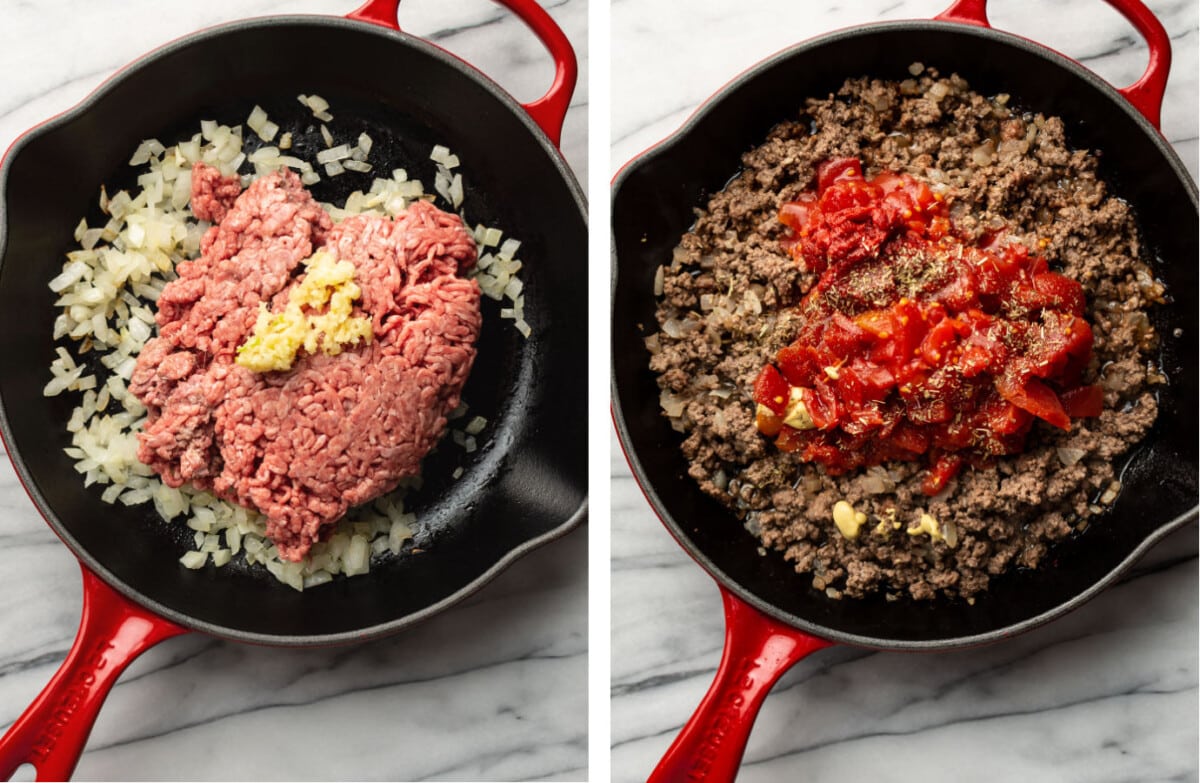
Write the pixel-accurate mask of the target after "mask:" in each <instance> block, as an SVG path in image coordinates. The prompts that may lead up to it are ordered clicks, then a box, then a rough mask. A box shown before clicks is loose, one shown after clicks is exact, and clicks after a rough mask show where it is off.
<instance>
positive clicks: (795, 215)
mask: <svg viewBox="0 0 1200 783" xmlns="http://www.w3.org/2000/svg"><path fill="white" fill-rule="evenodd" d="M816 203H817V197H816V196H814V195H813V194H811V193H805V194H803V195H802V196H800V198H798V199H796V200H795V201H789V202H787V203H786V204H784V205H783V206H782V207H780V208H779V222H781V223H783V224H784V225H785V226H787V227H788V228H790V229H792V230H793V231H797V232H799V231H803V230H804V228H805V226H807V225H808V219H809V217H810V216H811V215H812V212H813V207H814V206H815V205H816Z"/></svg>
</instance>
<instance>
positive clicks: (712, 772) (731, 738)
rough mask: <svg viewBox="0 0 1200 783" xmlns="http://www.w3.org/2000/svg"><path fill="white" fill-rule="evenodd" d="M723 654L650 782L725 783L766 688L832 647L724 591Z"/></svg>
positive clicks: (733, 772)
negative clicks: (813, 654)
mask: <svg viewBox="0 0 1200 783" xmlns="http://www.w3.org/2000/svg"><path fill="white" fill-rule="evenodd" d="M721 597H722V599H723V600H724V602H725V650H724V653H723V654H722V657H721V664H720V666H719V667H718V668H717V675H716V677H715V678H714V680H713V684H712V686H711V687H710V688H709V689H708V693H707V694H705V696H704V699H703V700H702V701H701V702H700V706H699V707H697V708H696V712H695V713H694V714H693V715H692V718H691V720H689V721H688V722H687V724H686V725H685V726H684V727H683V730H682V731H681V732H680V734H679V736H678V737H676V738H675V742H674V743H673V744H672V745H671V747H670V749H668V750H667V753H666V755H665V756H663V759H662V761H660V762H659V764H658V766H657V767H656V768H655V769H654V772H653V773H652V774H651V775H650V777H649V781H650V783H677V782H678V781H697V782H698V781H704V783H729V782H730V781H732V780H733V779H734V778H735V777H737V770H738V767H739V766H740V765H741V763H742V755H743V754H744V753H745V752H746V741H747V740H748V739H749V738H750V730H751V729H752V728H753V726H754V719H755V718H756V717H758V710H759V708H760V707H761V706H762V703H763V700H764V699H765V698H766V697H767V693H768V692H770V690H771V687H772V686H773V685H774V684H775V682H776V681H777V680H778V679H779V678H780V676H781V675H782V674H783V673H784V672H786V671H787V670H788V669H790V668H791V667H792V666H793V665H794V664H795V663H796V662H797V661H799V660H800V659H801V658H804V657H805V656H806V655H808V654H809V653H811V652H814V651H816V650H819V649H821V648H823V647H827V646H829V645H830V644H831V643H830V642H828V641H826V640H824V639H818V638H816V637H814V636H809V635H808V634H805V633H802V632H800V631H797V630H796V629H794V628H792V627H791V626H788V625H785V624H783V623H780V622H778V621H776V620H773V619H771V618H769V617H767V616H766V615H764V614H762V613H761V612H759V611H758V610H757V609H755V608H753V607H751V606H750V605H748V604H746V603H745V602H744V601H742V600H741V599H739V598H737V597H736V596H734V595H733V594H732V593H730V592H728V591H727V590H725V589H724V588H722V589H721Z"/></svg>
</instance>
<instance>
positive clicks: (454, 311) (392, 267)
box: [130, 164, 481, 560]
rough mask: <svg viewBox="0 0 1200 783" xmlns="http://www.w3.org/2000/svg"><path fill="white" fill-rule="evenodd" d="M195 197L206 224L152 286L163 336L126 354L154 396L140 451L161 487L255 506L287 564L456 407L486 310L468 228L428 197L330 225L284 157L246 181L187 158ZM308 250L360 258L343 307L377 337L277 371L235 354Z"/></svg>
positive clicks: (384, 485)
mask: <svg viewBox="0 0 1200 783" xmlns="http://www.w3.org/2000/svg"><path fill="white" fill-rule="evenodd" d="M192 209H193V212H194V213H195V214H196V217H198V218H199V219H201V220H212V221H215V222H216V225H214V226H213V227H212V228H210V229H209V230H208V233H206V234H205V236H204V239H203V242H202V244H201V256H200V257H199V258H198V259H196V260H195V261H190V262H183V263H180V264H179V265H178V266H177V269H176V271H177V273H178V275H179V277H178V279H177V280H174V281H172V282H171V283H168V284H167V286H166V287H165V288H164V289H163V292H162V295H161V296H160V297H159V300H158V314H157V320H158V325H159V336H158V337H156V338H155V339H153V340H151V341H150V342H148V343H147V344H146V347H145V348H144V349H143V351H142V353H141V354H140V355H139V356H138V361H137V368H136V370H135V371H134V374H133V378H132V381H131V383H130V390H131V391H132V392H133V393H134V394H136V395H137V396H138V398H139V399H141V401H142V402H143V403H144V404H145V405H146V407H147V408H148V410H149V413H148V417H147V420H146V423H145V426H144V428H143V432H142V433H141V434H140V435H139V440H140V448H139V452H138V458H139V459H141V460H142V461H143V462H145V463H147V464H149V465H150V466H152V467H153V468H154V469H155V470H156V471H157V472H158V473H160V474H161V475H162V478H163V481H164V482H166V483H167V484H168V485H170V486H173V487H177V486H179V485H180V484H182V483H184V482H191V483H192V484H193V485H194V486H196V487H198V488H201V489H211V490H213V491H214V492H215V493H216V494H217V495H219V496H220V497H222V498H224V499H226V500H230V501H233V502H236V503H240V504H242V505H244V506H250V507H253V508H256V509H258V510H259V511H261V512H262V513H263V514H264V515H266V517H267V519H268V523H267V535H268V536H270V537H271V539H272V540H273V541H274V542H275V544H276V546H277V547H278V549H279V553H280V556H281V557H283V558H285V559H288V560H299V559H300V558H302V557H303V556H304V555H305V553H307V551H308V550H309V548H310V547H311V546H312V545H313V544H314V543H315V542H316V541H318V540H319V539H320V538H321V535H322V532H323V531H324V530H325V529H326V528H327V527H328V526H329V525H330V523H332V522H334V521H336V520H337V519H338V518H340V517H341V516H342V515H343V514H344V513H345V512H346V511H347V509H348V508H349V507H351V506H355V505H359V504H361V503H364V502H366V501H368V500H370V499H372V498H374V497H376V496H378V495H381V494H383V493H385V492H389V491H390V490H392V489H393V488H395V486H396V485H397V483H398V482H399V480H400V479H401V478H403V477H405V476H408V475H412V474H415V473H416V472H417V471H418V470H419V468H420V461H421V459H422V457H424V456H425V454H426V453H427V452H428V451H429V449H430V448H431V447H432V446H433V445H434V444H435V443H436V442H437V440H438V438H439V437H440V436H441V434H442V431H443V429H444V428H445V425H446V414H447V413H448V412H449V411H451V410H453V409H454V408H455V407H456V406H457V405H458V404H459V398H460V394H461V392H462V387H463V384H464V383H465V382H466V379H467V374H468V373H469V372H470V369H471V364H472V362H473V361H474V358H475V340H476V337H477V336H478V334H479V328H480V323H481V317H480V310H479V296H480V294H479V287H478V285H477V284H476V283H475V282H474V281H472V280H467V279H464V278H462V277H460V276H459V273H460V272H461V271H463V270H465V269H467V268H469V267H470V266H471V265H472V264H473V263H474V262H475V254H476V248H475V242H474V240H473V239H472V237H471V235H470V233H469V232H468V231H467V230H466V229H464V228H463V226H462V222H461V221H460V220H459V218H458V217H457V216H455V215H450V214H447V213H445V212H442V211H440V210H438V209H437V208H436V207H434V206H432V205H431V204H428V203H426V202H423V201H418V202H415V203H414V204H412V205H411V206H410V207H409V208H408V210H407V211H406V212H405V213H403V214H401V215H400V216H398V217H396V218H395V219H394V220H393V219H389V218H379V217H372V216H365V215H361V216H354V217H350V218H347V219H346V220H345V221H343V222H342V223H339V224H337V225H336V226H335V225H333V222H332V220H331V219H330V217H329V215H328V214H326V212H325V211H324V210H323V209H322V208H321V207H320V205H318V204H317V203H316V202H315V201H314V200H313V198H312V196H311V195H310V194H309V193H308V191H307V190H305V189H304V187H303V186H302V185H301V183H300V180H299V179H298V178H297V177H296V175H295V174H294V173H292V172H290V171H287V170H284V171H281V172H278V173H275V174H271V175H269V176H266V177H263V178H261V179H259V180H257V181H255V182H254V183H253V184H251V185H250V187H249V188H247V189H246V190H245V192H242V191H241V187H240V186H239V185H238V183H237V179H236V178H228V179H223V178H222V177H221V176H220V174H219V173H218V172H217V171H216V170H215V169H213V168H211V167H208V166H205V165H203V164H197V165H196V168H195V170H194V172H193V191H192ZM319 248H324V249H325V250H326V251H329V252H332V253H333V254H334V255H336V256H337V257H338V258H339V259H340V260H345V261H349V262H351V263H353V264H354V266H355V282H356V283H357V284H358V285H359V287H360V288H361V289H362V294H361V298H360V300H359V301H358V302H357V303H356V306H355V308H354V313H353V314H354V315H355V316H367V317H369V318H370V319H371V326H372V329H373V332H374V339H373V340H372V341H371V342H370V343H367V344H361V343H360V344H359V345H356V346H352V347H348V348H347V349H346V350H344V351H343V352H342V353H340V354H338V355H336V356H329V355H326V354H325V353H323V352H318V353H317V354H315V355H310V354H308V353H306V352H303V351H302V352H301V353H300V354H299V355H298V356H297V359H296V362H295V363H294V364H293V365H292V368H291V369H290V370H288V371H286V372H268V373H255V372H252V371H250V370H248V369H246V368H244V367H241V366H239V365H237V364H235V363H234V360H235V358H236V350H237V348H238V346H239V345H241V344H242V343H243V342H244V341H245V339H246V337H247V336H248V335H249V334H250V333H251V332H252V330H253V328H254V322H255V319H256V317H257V314H258V306H259V303H260V302H267V303H268V304H269V306H270V309H271V310H272V311H273V312H280V311H282V310H283V307H284V305H285V304H286V302H287V299H288V291H289V290H290V288H291V287H292V286H293V285H294V284H295V283H296V282H297V280H298V279H299V277H298V276H299V275H300V274H301V273H302V272H303V269H304V267H303V265H302V263H301V262H302V261H303V260H304V259H306V258H308V257H309V256H310V255H312V253H313V251H314V250H316V249H319Z"/></svg>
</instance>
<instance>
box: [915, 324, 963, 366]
mask: <svg viewBox="0 0 1200 783" xmlns="http://www.w3.org/2000/svg"><path fill="white" fill-rule="evenodd" d="M957 325H959V322H958V321H956V320H954V319H953V318H943V319H942V320H940V321H938V322H937V323H936V324H934V326H933V328H932V329H930V330H929V332H928V333H927V334H926V335H925V339H924V340H923V341H922V342H921V355H922V356H923V357H924V359H925V363H926V364H928V365H929V366H930V367H939V366H941V365H942V364H943V363H945V362H946V360H947V359H948V358H949V356H950V351H951V349H953V348H954V346H955V345H957V344H958V330H957V329H956V328H955V327H956V326H957Z"/></svg>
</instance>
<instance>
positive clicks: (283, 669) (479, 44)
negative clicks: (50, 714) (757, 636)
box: [0, 0, 588, 780]
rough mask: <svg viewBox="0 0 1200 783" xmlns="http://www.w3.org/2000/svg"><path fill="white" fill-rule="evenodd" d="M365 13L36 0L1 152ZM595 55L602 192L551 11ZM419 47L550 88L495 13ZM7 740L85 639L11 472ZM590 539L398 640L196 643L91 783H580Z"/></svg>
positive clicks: (569, 137)
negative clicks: (243, 35) (268, 33)
mask: <svg viewBox="0 0 1200 783" xmlns="http://www.w3.org/2000/svg"><path fill="white" fill-rule="evenodd" d="M358 4H359V3H358V2H356V0H287V2H280V1H279V0H205V1H204V2H195V1H193V0H188V1H187V2H184V0H172V2H170V3H168V4H163V3H161V2H151V0H130V2H123V3H121V4H120V15H119V17H118V15H117V14H115V13H114V12H113V11H114V9H116V7H117V6H116V5H115V4H111V3H95V2H81V1H80V0H28V2H23V3H19V4H5V7H4V10H3V15H2V17H3V21H0V150H3V149H6V148H7V147H8V145H9V144H10V143H11V142H12V140H13V139H15V138H16V137H17V136H18V135H19V134H20V133H21V132H23V131H24V130H25V129H27V128H29V127H30V126H32V125H34V124H36V123H38V122H40V121H42V120H44V119H46V118H48V117H50V116H52V115H54V114H56V113H58V112H60V111H62V110H64V109H67V108H69V107H71V106H72V105H74V104H75V103H76V102H77V101H78V100H80V99H81V98H83V97H84V96H86V95H87V94H88V93H89V92H90V91H91V90H92V89H93V88H94V87H95V86H97V85H98V84H99V83H100V82H102V81H103V80H104V79H105V78H107V77H108V76H109V75H111V74H112V73H114V72H115V71H116V70H117V69H119V68H120V67H122V66H123V65H125V64H126V63H127V62H129V61H131V60H133V59H134V58H136V57H138V56H140V55H142V54H144V53H146V52H147V51H149V50H151V49H153V48H155V47H157V46H159V45H161V44H163V43H166V42H168V41H171V40H173V39H174V38H176V37H178V36H181V35H186V34H188V33H190V32H193V31H195V30H197V29H200V28H203V27H207V26H211V25H215V24H219V23H222V22H227V21H233V20H237V19H243V18H248V17H253V16H263V15H271V14H287V13H324V14H335V15H340V14H345V13H348V12H349V11H351V10H353V9H354V8H355V7H356V6H357V5H358ZM546 5H547V6H548V8H549V10H550V12H551V14H552V15H553V16H554V17H555V19H556V20H557V21H558V22H559V24H560V25H562V27H563V28H564V30H565V31H566V33H567V35H568V37H569V38H570V39H571V41H572V43H573V44H574V46H575V48H576V51H577V53H578V56H579V59H580V66H581V67H580V80H579V87H578V88H577V90H576V92H575V96H574V99H573V101H572V105H571V110H570V112H569V113H568V115H567V120H566V126H565V129H564V134H563V150H564V154H565V156H566V158H567V160H568V162H569V163H570V164H571V166H572V167H573V169H574V171H575V172H576V174H577V176H578V178H579V179H580V181H581V183H586V177H587V162H586V143H587V141H586V140H587V135H586V131H587V116H588V105H587V101H588V89H587V85H588V70H587V2H586V1H585V0H555V1H554V2H547V3H546ZM401 23H402V25H403V27H404V28H405V30H406V31H407V32H411V33H415V34H418V35H423V36H426V37H429V38H431V39H432V40H434V41H435V42H437V43H438V44H439V45H441V46H443V47H445V48H447V49H449V50H451V51H453V52H455V53H456V54H459V55H460V56H462V57H464V58H465V59H466V60H467V61H468V62H471V63H473V64H475V65H476V66H478V67H479V68H480V69H481V70H483V71H484V72H485V73H487V74H489V75H490V76H491V77H492V78H494V79H495V80H496V81H498V82H499V83H500V84H501V85H502V86H504V87H505V88H507V89H508V90H509V91H510V92H511V93H513V94H514V95H515V96H516V97H517V98H518V99H520V100H524V101H529V100H532V99H534V98H537V97H538V96H539V95H540V94H541V92H542V91H543V90H544V88H545V87H546V86H547V85H548V84H549V82H550V77H551V75H552V72H553V71H552V64H551V61H550V58H549V57H548V56H547V55H546V54H545V52H544V50H543V49H542V48H541V46H540V44H539V43H538V42H537V40H536V39H535V38H534V37H533V36H532V34H529V33H527V32H526V31H525V30H524V28H523V27H522V26H521V24H520V23H519V22H518V21H517V20H515V18H513V17H512V16H511V15H509V14H508V13H506V12H505V11H503V10H502V9H500V8H499V7H497V6H496V5H495V4H493V3H491V2H488V1H487V0H471V1H470V2H456V3H445V4H439V3H431V2H409V3H405V5H404V7H403V9H402V10H401ZM0 511H2V512H3V518H4V522H3V524H2V525H0V730H2V729H3V728H4V727H7V726H8V725H9V724H10V723H11V722H12V721H13V720H15V719H16V718H17V716H18V715H19V714H20V713H21V712H22V711H23V710H24V709H25V707H26V705H27V704H28V703H29V702H30V701H31V700H32V699H33V698H34V696H35V695H36V694H37V693H38V692H39V691H40V690H41V688H42V687H43V686H44V685H45V683H46V682H47V681H48V680H49V679H50V677H51V675H52V674H53V672H54V670H55V669H56V668H57V666H58V665H59V663H60V662H61V661H62V659H63V657H64V656H65V654H66V651H67V648H68V647H69V646H70V644H71V641H72V639H73V637H74V635H75V630H76V627H77V624H78V621H79V611H80V575H79V568H78V566H77V565H76V563H75V560H74V559H73V558H72V556H71V555H70V553H69V552H68V551H67V549H66V547H64V546H62V544H60V543H59V541H58V539H57V538H56V537H55V536H54V534H53V533H52V532H51V530H50V528H49V527H48V526H47V525H46V524H45V522H43V521H42V519H41V517H40V516H39V514H38V512H37V511H36V510H35V508H34V506H33V504H32V503H31V502H30V501H29V499H28V498H27V497H26V495H25V493H24V491H23V490H22V489H21V487H20V485H19V484H18V482H17V479H16V476H15V474H14V472H13V471H12V468H11V466H10V463H9V462H8V460H7V458H4V459H0ZM587 642H588V633H587V532H586V529H579V530H576V531H574V532H572V533H571V534H569V535H567V536H565V537H564V538H562V539H560V540H558V541H555V542H553V543H551V544H549V545H547V546H545V547H542V548H541V549H538V550H536V551H534V552H533V553H531V554H529V555H528V556H526V557H524V558H522V559H521V560H519V561H517V562H516V563H515V564H514V565H513V566H512V567H511V568H509V569H508V570H507V571H506V572H504V573H503V574H502V575H501V576H500V577H499V578H497V579H496V580H495V581H494V582H492V583H491V584H489V585H488V586H487V587H486V588H484V589H483V590H482V591H480V592H479V593H477V594H476V595H474V596H473V597H471V598H470V599H468V600H467V601H466V602H465V603H463V604H461V605H459V606H457V607H455V608H453V609H452V610H450V611H448V612H445V613H443V614H441V615H439V616H437V617H435V618H433V619H431V620H430V621H428V622H425V623H423V624H420V625H418V626H416V627H414V628H412V629H410V630H408V631H405V632H403V633H401V634H399V635H396V636H393V637H391V638H388V639H385V640H382V641H378V642H374V643H369V644H365V645H360V646H356V647H343V648H332V649H319V650H279V649H271V648H263V647H251V646H246V645H239V644H232V643H226V642H223V641H218V640H215V639H212V638H208V637H204V636H199V635H188V636H184V637H180V638H177V639H172V640H170V641H167V642H165V643H163V644H162V645H160V646H159V647H156V648H154V649H152V650H151V651H149V652H148V653H146V654H145V655H144V656H143V657H142V658H140V659H139V660H137V661H135V662H134V663H133V665H132V666H131V667H130V668H129V669H128V670H127V671H126V672H125V674H124V676H123V677H122V678H121V681H120V682H119V683H118V685H117V686H116V688H115V689H114V690H113V692H112V694H111V696H110V698H109V700H108V702H107V704H106V705H105V708H104V710H103V711H102V712H101V714H100V718H99V720H98V722H97V723H96V727H95V730H94V732H93V733H92V736H91V739H90V741H89V742H88V746H87V751H86V752H85V753H84V756H83V759H82V761H81V762H80V765H79V767H78V769H77V770H76V777H77V778H79V779H107V780H137V779H148V780H155V779H157V780H171V779H185V780H206V779H213V780H222V779H224V780H276V779H278V780H347V779H350V780H368V779H380V780H435V779H436V780H581V779H584V778H585V777H586V776H587V767H588V756H587V696H586V685H587V649H588V644H587Z"/></svg>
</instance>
